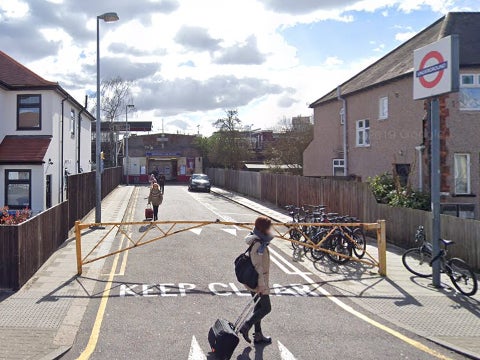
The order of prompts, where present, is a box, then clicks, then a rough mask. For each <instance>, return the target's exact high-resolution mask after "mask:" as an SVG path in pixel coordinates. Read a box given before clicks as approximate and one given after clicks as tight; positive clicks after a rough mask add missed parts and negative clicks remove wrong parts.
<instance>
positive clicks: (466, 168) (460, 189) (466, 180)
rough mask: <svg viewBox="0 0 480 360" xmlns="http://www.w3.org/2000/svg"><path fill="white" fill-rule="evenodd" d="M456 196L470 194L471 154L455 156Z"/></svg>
mask: <svg viewBox="0 0 480 360" xmlns="http://www.w3.org/2000/svg"><path fill="white" fill-rule="evenodd" d="M454 167H455V194H457V195H466V194H470V154H455V155H454Z"/></svg>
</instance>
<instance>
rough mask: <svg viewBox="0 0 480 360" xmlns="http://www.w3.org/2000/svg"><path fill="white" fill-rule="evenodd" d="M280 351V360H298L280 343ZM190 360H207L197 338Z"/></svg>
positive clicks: (193, 339)
mask: <svg viewBox="0 0 480 360" xmlns="http://www.w3.org/2000/svg"><path fill="white" fill-rule="evenodd" d="M278 351H279V352H280V359H282V360H296V358H295V356H293V354H292V353H291V352H290V350H288V349H287V348H286V347H285V345H283V344H282V343H281V342H280V341H278ZM188 360H207V357H206V356H205V353H204V352H203V350H202V348H201V347H200V344H199V343H198V341H197V338H196V337H195V335H194V336H192V343H191V345H190V352H189V353H188Z"/></svg>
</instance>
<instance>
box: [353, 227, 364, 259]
mask: <svg viewBox="0 0 480 360" xmlns="http://www.w3.org/2000/svg"><path fill="white" fill-rule="evenodd" d="M352 238H353V240H355V242H356V244H353V252H354V253H355V256H356V257H357V258H359V259H361V258H363V257H364V256H365V252H366V251H367V239H366V237H365V233H364V232H363V230H362V229H361V228H356V229H355V230H353V234H352Z"/></svg>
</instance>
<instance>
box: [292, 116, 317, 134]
mask: <svg viewBox="0 0 480 360" xmlns="http://www.w3.org/2000/svg"><path fill="white" fill-rule="evenodd" d="M311 125H312V117H311V116H294V117H292V130H293V131H306V130H308V129H309V128H310V126H311Z"/></svg>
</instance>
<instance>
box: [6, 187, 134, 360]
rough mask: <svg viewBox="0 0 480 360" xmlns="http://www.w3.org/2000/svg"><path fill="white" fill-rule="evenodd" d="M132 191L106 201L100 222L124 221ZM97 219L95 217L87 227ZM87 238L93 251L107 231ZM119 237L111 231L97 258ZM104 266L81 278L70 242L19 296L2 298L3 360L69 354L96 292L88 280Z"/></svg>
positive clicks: (119, 192) (89, 270)
mask: <svg viewBox="0 0 480 360" xmlns="http://www.w3.org/2000/svg"><path fill="white" fill-rule="evenodd" d="M133 191H134V187H133V186H130V187H128V186H123V187H118V188H117V189H115V190H114V191H112V192H111V193H110V194H109V195H108V196H107V197H106V198H105V199H104V200H103V201H102V221H104V222H108V221H110V222H118V221H122V219H123V217H124V214H125V211H126V210H127V206H128V202H129V199H130V198H131V195H132V192H133ZM94 218H95V213H94V211H92V212H91V213H90V214H89V215H87V217H86V219H85V221H87V222H94ZM88 232H89V233H88V234H85V235H83V236H82V243H84V244H85V246H87V247H89V248H91V247H93V245H94V244H95V243H96V242H97V241H98V239H100V237H101V236H103V235H105V230H103V231H102V230H95V231H88ZM115 235H116V233H115V232H113V231H112V233H111V234H109V235H108V236H107V238H106V239H105V240H104V242H103V243H102V245H101V246H99V247H98V248H97V250H96V254H98V255H101V254H102V253H106V251H108V250H109V249H110V247H111V246H112V242H113V240H114V238H115ZM103 263H104V261H102V260H101V261H98V262H95V263H92V264H91V265H89V266H85V267H84V269H83V277H82V278H77V277H76V276H75V274H76V272H77V271H76V256H75V238H74V237H73V236H72V237H71V238H69V239H68V240H67V241H66V242H65V244H64V245H63V246H62V247H61V248H60V249H59V250H58V251H56V252H55V253H54V254H53V255H52V256H51V257H50V258H49V259H48V261H47V262H46V263H45V264H44V265H43V266H42V267H41V268H40V269H39V270H38V271H37V273H36V274H35V275H34V276H33V277H32V278H31V279H30V281H29V282H28V283H27V284H25V285H24V286H23V287H22V288H21V289H20V290H19V291H18V292H16V293H15V294H12V295H11V296H10V297H7V298H6V299H4V300H3V301H2V298H1V297H0V359H42V360H43V359H45V360H46V359H55V358H57V357H59V356H61V354H63V353H64V352H65V351H67V350H68V349H69V348H70V347H71V346H72V344H73V342H74V340H75V336H76V335H77V331H78V328H79V326H80V323H81V320H82V318H83V314H84V312H85V310H86V308H87V305H88V301H89V298H90V296H91V295H92V293H93V291H94V289H93V286H92V285H91V283H92V282H88V281H85V279H88V278H89V277H92V278H97V277H98V276H99V275H100V271H101V269H102V268H103ZM53 294H55V295H53ZM0 296H1V295H0ZM57 296H58V297H57Z"/></svg>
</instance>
